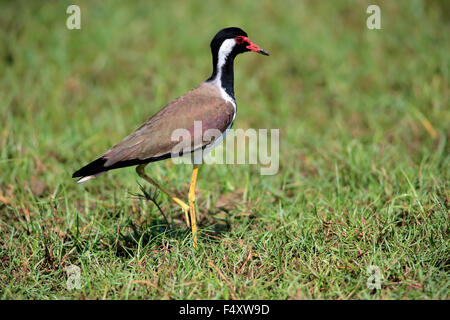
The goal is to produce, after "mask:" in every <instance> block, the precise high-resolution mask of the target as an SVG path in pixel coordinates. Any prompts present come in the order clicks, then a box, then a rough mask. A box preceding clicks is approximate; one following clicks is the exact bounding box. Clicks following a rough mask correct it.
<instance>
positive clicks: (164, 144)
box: [102, 83, 235, 169]
mask: <svg viewBox="0 0 450 320" xmlns="http://www.w3.org/2000/svg"><path fill="white" fill-rule="evenodd" d="M234 112H235V110H234V106H233V104H232V103H230V102H228V101H226V100H224V99H223V98H222V97H221V96H220V92H219V91H218V90H217V89H216V88H215V87H214V86H212V85H210V84H207V83H203V84H202V85H200V86H199V87H197V88H195V89H194V90H192V91H190V92H188V93H186V94H185V95H183V96H181V97H180V98H178V99H176V100H174V101H173V102H171V103H169V104H168V105H166V106H165V107H164V108H163V109H161V110H160V111H159V112H158V113H156V114H155V115H154V116H153V117H151V118H150V119H149V120H147V121H146V122H145V123H144V124H143V125H142V126H141V127H139V128H138V129H137V130H136V131H134V132H133V133H132V134H130V135H129V136H127V137H126V138H125V139H123V140H122V141H121V142H119V143H118V144H117V145H115V146H114V147H112V148H111V149H109V150H108V151H107V152H105V153H104V154H103V156H102V158H103V159H105V160H106V162H105V163H104V167H105V169H107V167H110V166H114V165H115V164H117V163H119V162H123V161H125V162H130V161H131V163H133V161H132V160H147V159H150V160H151V159H152V158H154V159H158V158H168V157H170V155H169V154H170V153H171V152H172V151H173V149H174V147H175V146H177V145H178V147H179V146H180V145H179V143H180V141H178V140H176V139H174V140H173V139H172V134H173V133H174V131H175V130H177V129H185V130H187V131H186V132H189V134H190V137H191V139H190V141H189V142H190V145H186V143H188V141H187V140H182V143H184V146H183V147H184V149H185V150H189V151H193V150H195V149H197V148H199V147H205V146H206V145H209V144H210V143H212V142H214V141H206V140H205V139H204V138H203V139H202V138H200V139H199V137H195V136H194V133H197V134H198V133H199V132H200V131H199V130H197V131H198V132H194V121H201V124H202V130H201V133H202V137H203V134H204V133H205V131H206V130H208V129H217V130H219V131H220V132H221V133H223V132H224V131H225V130H226V129H227V128H228V127H229V125H230V124H231V122H232V121H233V117H234ZM215 138H218V137H215Z"/></svg>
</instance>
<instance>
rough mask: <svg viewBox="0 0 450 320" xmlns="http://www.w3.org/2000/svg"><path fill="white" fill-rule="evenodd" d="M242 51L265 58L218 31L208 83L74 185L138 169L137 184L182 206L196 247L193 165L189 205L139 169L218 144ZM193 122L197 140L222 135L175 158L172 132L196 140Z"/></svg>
mask: <svg viewBox="0 0 450 320" xmlns="http://www.w3.org/2000/svg"><path fill="white" fill-rule="evenodd" d="M247 51H253V52H258V53H261V54H263V55H266V56H268V55H269V54H268V53H267V52H266V51H264V50H263V49H261V48H260V47H259V46H257V45H256V44H254V43H252V42H251V41H250V40H249V39H248V38H247V33H245V32H244V31H243V30H241V29H239V28H226V29H223V30H221V31H219V32H218V33H217V34H216V36H215V37H214V39H213V40H212V41H211V53H212V58H213V72H212V75H211V77H209V79H207V80H206V81H204V82H202V83H201V84H200V85H199V86H198V87H197V88H195V89H193V90H191V91H189V92H188V93H186V94H184V95H183V96H181V97H179V98H178V99H175V100H174V101H172V102H170V103H169V104H167V105H166V106H165V107H164V108H162V109H161V110H160V111H159V112H157V113H156V114H155V115H154V116H153V117H151V118H150V119H148V120H147V122H145V123H144V124H143V125H142V126H140V127H139V128H138V129H137V130H136V131H134V132H133V133H132V134H130V135H129V136H127V137H126V138H125V139H123V140H122V141H121V142H119V143H118V144H117V145H115V146H114V147H112V148H111V149H109V150H108V151H106V152H105V153H104V154H103V155H102V156H100V157H99V158H98V159H97V160H94V161H93V162H91V163H89V164H88V165H86V166H84V167H83V168H81V169H80V170H78V171H76V172H75V173H74V174H73V175H72V177H73V178H76V177H81V178H80V179H79V180H78V183H82V182H85V181H88V180H90V179H93V178H95V177H97V176H99V175H100V174H102V173H104V172H106V171H108V170H111V169H117V168H122V167H128V166H135V165H137V167H136V172H137V173H138V175H139V176H140V177H141V178H143V179H145V180H146V181H148V182H149V183H151V184H153V185H154V186H155V187H157V188H158V189H160V190H161V191H163V192H164V193H165V194H167V196H169V198H170V199H172V200H173V201H174V202H175V203H177V204H178V205H179V206H181V208H182V210H183V212H184V214H185V219H186V224H187V225H188V226H191V229H192V235H193V245H194V247H197V225H196V212H195V183H196V180H197V173H198V164H196V163H195V162H194V168H193V171H192V179H191V184H190V187H189V194H188V200H189V201H188V202H189V205H187V204H186V203H185V202H183V201H182V200H180V199H179V198H177V197H175V196H174V195H172V193H170V192H169V191H167V190H166V189H165V188H163V187H162V186H160V185H159V184H158V183H157V182H156V181H154V180H153V179H152V178H150V177H149V176H148V175H146V173H145V169H144V168H145V166H146V165H147V164H148V163H150V162H154V161H159V160H164V159H168V158H172V157H178V156H181V155H186V154H191V155H192V154H193V153H195V151H197V150H204V149H212V148H213V147H214V146H216V145H217V144H218V142H220V141H221V140H222V139H223V137H224V136H225V135H226V133H227V131H228V129H229V128H230V127H231V126H232V125H233V121H234V118H235V116H236V101H235V99H234V73H233V63H234V58H235V57H236V56H237V55H238V54H240V53H244V52H247ZM194 121H201V124H202V130H201V132H200V133H201V134H202V135H203V133H204V132H205V131H206V130H208V129H216V130H219V131H220V133H221V135H219V136H217V137H215V138H214V139H209V140H208V141H205V139H204V138H203V136H202V137H195V136H194V137H193V138H192V139H190V140H189V145H188V146H185V148H183V150H184V151H183V152H176V153H174V152H173V151H172V150H173V148H174V147H175V146H176V145H178V144H179V142H178V141H173V140H172V138H171V136H172V132H174V130H176V129H186V130H187V131H189V133H190V134H191V135H193V134H197V135H198V134H199V133H198V132H196V131H197V130H195V131H194ZM198 138H199V139H198Z"/></svg>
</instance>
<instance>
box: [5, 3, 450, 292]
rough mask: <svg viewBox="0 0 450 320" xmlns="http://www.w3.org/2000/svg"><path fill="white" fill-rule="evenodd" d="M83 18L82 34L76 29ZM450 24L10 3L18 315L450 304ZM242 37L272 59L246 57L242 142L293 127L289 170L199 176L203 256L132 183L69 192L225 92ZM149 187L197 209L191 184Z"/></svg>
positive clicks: (11, 283)
mask: <svg viewBox="0 0 450 320" xmlns="http://www.w3.org/2000/svg"><path fill="white" fill-rule="evenodd" d="M73 3H76V4H78V5H79V6H80V8H81V29H80V30H68V29H67V28H66V19H67V18H68V14H66V8H67V6H68V5H70V4H73ZM375 3H376V4H378V5H379V6H380V8H381V29H380V30H369V29H368V28H367V27H366V19H367V18H368V16H369V15H368V14H367V13H366V9H367V7H368V5H369V4H375ZM449 12H450V6H449V2H448V1H444V0H443V1H425V0H424V1H419V0H415V1H412V0H400V1H356V0H355V1H350V0H349V1H312V0H311V1H281V0H280V1H221V2H212V1H208V2H205V1H183V2H181V1H177V2H175V1H170V2H169V1H143V0H142V1H133V2H126V1H111V0H108V1H78V0H77V1H45V2H44V1H0V25H1V27H0V42H1V43H2V45H1V46H0V70H1V76H0V171H1V175H0V298H1V299H449V298H450V297H449V284H450V281H449V271H450V270H449V263H450V261H449V257H450V250H449V244H450V241H449V231H448V227H449V207H450V185H449V181H450V161H449V160H450V152H449V151H450V147H449V144H450V141H449V138H450V108H449V70H450V55H449V52H450V23H449V21H450V18H449ZM227 26H238V27H241V28H242V29H244V30H245V31H246V32H247V33H248V34H249V38H250V39H251V40H252V41H254V42H255V43H257V44H259V45H260V46H261V47H263V48H264V49H266V50H267V51H269V52H270V54H271V55H270V57H264V56H260V55H256V54H245V55H241V56H239V57H237V59H236V63H235V94H236V99H237V104H238V113H237V116H236V122H235V124H234V128H242V129H249V128H255V129H260V128H263V129H264V128H266V129H279V130H280V144H279V154H280V156H279V159H280V164H279V171H278V173H277V174H275V175H261V174H260V165H237V164H236V165H203V166H202V167H201V168H200V171H199V181H198V183H197V204H198V208H199V215H198V220H199V227H200V231H199V240H198V241H199V246H198V247H199V248H198V250H195V249H193V248H192V245H191V241H192V239H191V235H190V232H189V229H188V228H187V227H186V225H185V224H184V220H183V214H182V211H181V210H180V209H179V208H178V207H177V206H175V205H173V204H172V203H171V202H170V200H169V199H168V198H167V197H166V196H165V195H163V194H160V195H157V194H156V195H155V194H154V190H153V189H149V187H148V186H147V185H146V184H145V182H144V181H142V180H141V179H140V178H138V176H137V175H136V173H135V171H134V168H125V169H121V170H113V171H110V172H108V173H107V174H105V175H103V176H101V177H99V178H97V179H95V180H92V181H89V182H87V183H86V184H84V185H77V184H76V182H75V181H74V180H73V179H72V178H71V174H72V173H73V172H74V171H75V170H76V169H79V168H80V167H81V166H83V165H85V164H87V163H88V162H89V161H91V160H94V159H95V158H96V157H97V156H99V155H100V154H101V153H102V152H104V151H106V150H107V149H108V148H109V147H111V146H112V145H114V144H115V143H117V142H118V141H120V140H121V139H122V138H123V137H125V136H126V135H128V134H129V133H130V132H131V131H132V130H134V129H136V128H137V127H138V126H139V125H140V124H141V123H143V122H144V121H145V120H146V119H148V118H149V117H150V116H151V115H153V114H154V113H155V112H156V111H158V110H159V109H160V108H161V107H162V106H164V105H165V104H166V103H167V102H169V101H171V100H172V99H174V98H176V97H178V96H179V95H181V94H183V93H184V92H186V91H187V90H189V89H191V88H193V87H195V86H196V85H198V84H199V83H200V82H201V81H203V80H205V79H206V78H208V77H209V75H210V73H211V58H210V51H209V42H210V40H211V38H212V37H213V36H214V35H215V33H216V32H217V31H218V30H220V29H221V28H223V27H227ZM147 172H148V174H149V175H151V176H152V177H153V178H154V179H156V180H158V181H159V182H160V183H161V184H163V185H164V186H166V187H167V188H169V189H170V190H172V191H173V192H175V193H176V194H177V195H179V196H180V197H182V198H183V199H185V200H186V201H187V192H188V187H189V180H190V173H191V166H189V165H176V164H174V163H172V162H171V161H163V162H157V163H153V164H151V165H149V166H148V167H147ZM139 185H142V186H143V187H145V191H146V192H147V193H151V194H152V196H154V197H153V198H152V199H149V198H145V197H142V190H141V189H140V186H139ZM158 207H159V208H158ZM161 211H162V212H163V213H164V215H163V214H161ZM69 266H78V267H79V268H80V275H81V279H80V288H79V289H77V288H73V289H71V290H69V287H68V286H67V282H66V281H67V279H68V275H67V272H66V268H67V267H69ZM371 266H374V267H375V268H376V269H377V270H379V273H380V281H381V288H380V289H376V288H375V289H374V288H369V287H368V285H367V282H368V280H370V279H369V277H370V273H369V270H368V269H370V268H371Z"/></svg>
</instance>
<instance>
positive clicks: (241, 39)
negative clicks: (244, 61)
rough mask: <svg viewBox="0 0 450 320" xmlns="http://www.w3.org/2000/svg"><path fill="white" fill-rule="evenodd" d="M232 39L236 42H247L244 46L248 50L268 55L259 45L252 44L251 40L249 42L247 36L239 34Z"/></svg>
mask: <svg viewBox="0 0 450 320" xmlns="http://www.w3.org/2000/svg"><path fill="white" fill-rule="evenodd" d="M234 40H235V41H236V43H237V44H242V43H244V42H245V43H247V44H248V45H247V46H246V48H247V49H248V50H250V51H253V52H258V53H261V54H263V55H265V56H268V55H269V54H268V53H267V52H266V51H264V50H263V49H261V47H260V46H258V45H256V44H254V43H253V42H251V41H250V40H249V39H248V38H247V37H244V36H239V37H236V38H235V39H234Z"/></svg>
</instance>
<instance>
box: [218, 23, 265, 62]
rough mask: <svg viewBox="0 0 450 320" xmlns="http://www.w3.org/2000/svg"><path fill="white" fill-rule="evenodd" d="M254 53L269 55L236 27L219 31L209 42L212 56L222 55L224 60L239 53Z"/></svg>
mask: <svg viewBox="0 0 450 320" xmlns="http://www.w3.org/2000/svg"><path fill="white" fill-rule="evenodd" d="M247 51H254V52H258V53H261V54H263V55H266V56H268V55H269V54H268V53H267V52H266V51H264V50H263V49H261V48H260V47H259V46H257V45H256V44H254V43H252V42H251V41H250V40H249V39H248V38H247V33H246V32H245V31H244V30H242V29H240V28H236V27H230V28H225V29H222V30H220V31H219V32H218V33H217V34H216V35H215V37H214V38H213V39H212V41H211V52H212V54H213V56H214V55H216V56H218V57H219V58H220V56H221V55H222V56H223V57H224V58H228V57H229V56H231V57H232V58H234V57H236V55H238V54H240V53H244V52H247Z"/></svg>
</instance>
